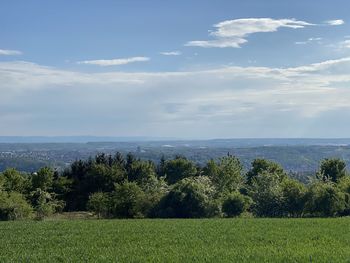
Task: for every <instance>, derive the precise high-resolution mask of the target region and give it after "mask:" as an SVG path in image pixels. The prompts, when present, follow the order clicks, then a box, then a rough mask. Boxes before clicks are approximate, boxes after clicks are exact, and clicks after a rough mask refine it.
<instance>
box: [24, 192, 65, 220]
mask: <svg viewBox="0 0 350 263" xmlns="http://www.w3.org/2000/svg"><path fill="white" fill-rule="evenodd" d="M30 198H31V201H32V205H33V207H34V209H35V211H36V217H37V219H44V218H45V217H47V216H50V215H52V214H54V213H56V212H61V211H62V210H63V208H64V205H65V203H64V201H60V200H57V199H56V198H55V194H54V193H49V192H46V191H44V190H42V189H40V188H37V189H36V190H35V191H33V192H32V193H31V196H30Z"/></svg>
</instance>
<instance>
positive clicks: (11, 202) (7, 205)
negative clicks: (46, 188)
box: [0, 192, 33, 220]
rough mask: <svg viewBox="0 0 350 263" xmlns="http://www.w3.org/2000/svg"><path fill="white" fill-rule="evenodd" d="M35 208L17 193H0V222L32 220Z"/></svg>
mask: <svg viewBox="0 0 350 263" xmlns="http://www.w3.org/2000/svg"><path fill="white" fill-rule="evenodd" d="M32 215H33V208H32V207H31V206H30V204H28V203H27V201H26V200H25V199H24V197H23V195H22V194H20V193H17V192H10V193H6V192H0V220H18V219H27V218H31V217H32Z"/></svg>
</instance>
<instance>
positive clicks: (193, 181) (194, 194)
mask: <svg viewBox="0 0 350 263" xmlns="http://www.w3.org/2000/svg"><path fill="white" fill-rule="evenodd" d="M214 194H215V188H214V187H213V185H212V183H211V181H210V179H209V177H206V176H199V177H189V178H184V179H182V180H181V181H179V182H178V183H176V184H175V185H174V186H173V187H172V188H171V190H170V191H169V193H168V194H167V195H165V196H164V197H163V198H162V200H160V204H159V208H158V216H160V217H177V218H198V217H208V216H213V215H215V214H216V213H217V212H218V208H217V207H216V205H215V202H214V201H213V196H214Z"/></svg>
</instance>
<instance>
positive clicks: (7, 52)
mask: <svg viewBox="0 0 350 263" xmlns="http://www.w3.org/2000/svg"><path fill="white" fill-rule="evenodd" d="M0 55H4V56H16V55H22V52H21V51H18V50H11V49H0Z"/></svg>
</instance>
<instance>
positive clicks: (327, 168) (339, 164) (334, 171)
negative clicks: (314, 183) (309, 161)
mask: <svg viewBox="0 0 350 263" xmlns="http://www.w3.org/2000/svg"><path fill="white" fill-rule="evenodd" d="M346 174H347V172H346V163H345V162H344V161H343V160H340V159H337V158H332V159H324V160H323V161H322V162H321V165H320V170H319V171H318V173H317V177H318V178H319V179H321V180H323V181H332V182H337V181H338V180H340V179H341V178H343V177H345V176H346Z"/></svg>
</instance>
